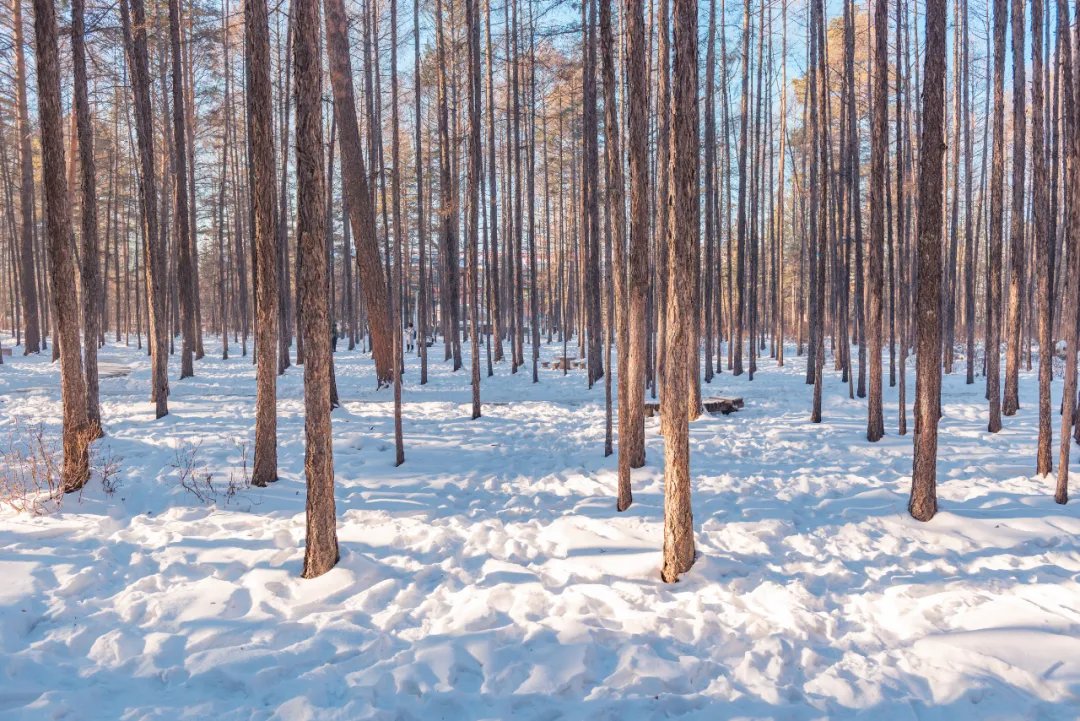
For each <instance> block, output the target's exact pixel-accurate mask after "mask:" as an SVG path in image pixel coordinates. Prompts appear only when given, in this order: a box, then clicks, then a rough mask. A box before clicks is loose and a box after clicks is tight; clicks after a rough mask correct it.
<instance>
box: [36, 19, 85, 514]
mask: <svg viewBox="0 0 1080 721" xmlns="http://www.w3.org/2000/svg"><path fill="white" fill-rule="evenodd" d="M34 39H35V41H36V50H37V52H36V58H37V88H38V121H39V123H40V124H41V162H42V168H41V169H42V185H43V186H44V189H45V232H46V239H47V247H48V253H49V274H50V277H51V280H52V293H53V309H54V312H55V314H56V316H55V317H56V334H57V338H58V339H59V343H60V395H61V399H62V401H63V414H64V434H63V443H64V465H63V469H62V471H61V478H60V483H61V487H62V488H63V490H64V492H65V493H70V492H72V491H77V490H79V489H80V488H82V487H83V485H85V483H86V481H87V480H88V479H89V477H90V441H91V440H92V438H93V431H92V429H91V427H90V425H89V423H88V418H87V413H86V380H85V378H84V377H83V369H82V357H81V356H82V343H81V341H80V339H79V306H78V299H77V297H76V295H75V294H74V293H72V292H71V289H72V288H74V287H75V258H74V257H73V253H72V243H71V239H72V238H73V237H74V235H73V233H74V230H73V228H72V224H71V206H70V205H69V199H68V188H67V179H66V177H65V174H64V172H65V171H64V168H65V165H66V162H65V160H64V131H63V121H62V120H61V107H62V106H61V104H60V50H59V47H58V43H57V28H56V7H55V6H54V5H53V2H52V0H34ZM54 345H55V344H54Z"/></svg>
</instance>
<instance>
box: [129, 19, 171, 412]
mask: <svg viewBox="0 0 1080 721" xmlns="http://www.w3.org/2000/svg"><path fill="white" fill-rule="evenodd" d="M128 2H129V0H121V1H120V15H121V21H122V24H123V29H124V45H125V48H126V50H127V56H128V67H129V68H130V69H131V87H132V93H133V95H134V97H135V103H134V104H135V131H136V137H137V138H138V148H139V174H138V175H139V203H140V206H141V213H140V215H141V216H142V226H143V227H142V235H143V239H142V240H143V258H144V263H143V270H144V275H145V281H146V299H147V302H146V310H147V318H148V320H149V326H150V329H149V343H148V345H149V346H150V348H149V350H150V353H151V356H152V371H151V378H152V380H151V393H150V398H151V400H152V401H154V403H155V406H156V407H155V413H156V415H157V417H158V418H161V417H162V416H164V415H167V414H168V412H169V405H168V397H169V380H168V363H169V355H168V353H169V350H168V348H169V346H168V318H167V317H166V302H165V290H166V279H165V252H164V248H163V247H162V244H161V241H160V239H159V236H158V232H159V229H158V206H157V186H156V179H157V171H156V170H155V167H154V166H155V162H154V125H153V110H152V108H151V105H150V61H149V58H148V54H147V48H146V27H147V26H146V11H145V8H144V5H143V0H130V3H131V8H130V11H129V8H128Z"/></svg>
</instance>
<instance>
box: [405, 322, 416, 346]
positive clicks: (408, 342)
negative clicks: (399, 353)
mask: <svg viewBox="0 0 1080 721" xmlns="http://www.w3.org/2000/svg"><path fill="white" fill-rule="evenodd" d="M405 350H406V351H407V352H409V353H412V352H413V351H414V350H416V328H414V327H413V324H412V323H409V325H408V326H406V327H405Z"/></svg>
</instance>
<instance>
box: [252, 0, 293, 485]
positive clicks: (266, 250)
mask: <svg viewBox="0 0 1080 721" xmlns="http://www.w3.org/2000/svg"><path fill="white" fill-rule="evenodd" d="M244 23H245V28H246V31H245V33H244V43H245V51H246V55H247V62H246V63H245V67H246V69H247V100H248V103H247V113H246V115H247V131H248V145H249V148H250V151H249V152H250V155H251V164H250V172H249V185H250V187H251V198H252V208H253V213H252V215H253V220H254V228H253V233H254V237H255V254H254V264H255V267H254V272H255V363H256V365H255V388H256V391H255V459H254V466H253V468H252V474H251V482H252V484H253V485H256V486H265V485H266V484H267V483H270V482H272V481H276V480H277V478H278V473H277V356H278V327H277V324H278V292H279V290H278V268H277V263H276V258H277V243H278V228H277V223H278V217H277V201H276V196H275V193H274V178H275V174H274V117H273V108H272V102H273V101H272V99H271V91H270V28H269V19H268V15H267V7H266V0H245V2H244ZM283 152H284V151H283Z"/></svg>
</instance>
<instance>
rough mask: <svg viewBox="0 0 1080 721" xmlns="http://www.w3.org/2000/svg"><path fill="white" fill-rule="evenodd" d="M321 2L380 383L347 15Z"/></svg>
mask: <svg viewBox="0 0 1080 721" xmlns="http://www.w3.org/2000/svg"><path fill="white" fill-rule="evenodd" d="M323 4H324V9H325V13H326V18H325V21H326V48H327V55H328V56H329V59H330V63H329V64H330V83H331V85H332V86H333V92H334V114H335V115H336V116H337V125H338V147H339V148H340V149H341V179H342V186H343V188H344V189H345V194H346V196H347V199H348V204H349V219H350V221H351V224H352V234H353V236H354V238H355V242H356V268H357V273H358V275H359V278H360V288H361V290H362V291H363V293H364V303H365V305H366V307H367V315H368V326H369V329H370V332H371V345H372V355H373V356H374V359H375V374H376V378H377V383H378V385H379V387H382V386H385V385H389V384H390V383H391V382H392V380H393V376H392V366H393V358H394V341H393V338H394V334H393V327H392V326H391V324H390V307H389V302H390V301H389V292H388V290H387V281H386V278H385V276H384V274H383V270H382V267H381V265H380V264H379V241H378V238H377V237H376V235H375V208H374V207H373V205H372V195H371V190H370V188H369V185H368V176H367V173H366V171H365V170H364V159H363V156H362V155H361V150H360V127H359V125H358V124H357V120H356V100H355V97H354V95H353V83H352V77H353V75H352V60H351V58H350V55H349V36H348V20H347V19H346V16H345V3H344V0H324V3H323ZM320 132H321V131H320ZM369 160H370V159H369ZM324 330H325V329H324Z"/></svg>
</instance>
